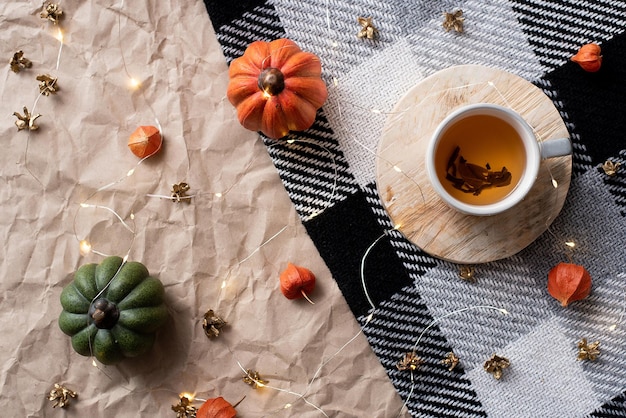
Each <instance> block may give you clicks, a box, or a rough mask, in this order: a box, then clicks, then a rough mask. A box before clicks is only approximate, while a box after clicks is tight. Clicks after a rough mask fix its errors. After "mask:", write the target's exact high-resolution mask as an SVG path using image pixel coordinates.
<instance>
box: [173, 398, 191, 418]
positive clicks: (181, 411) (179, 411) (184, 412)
mask: <svg viewBox="0 0 626 418" xmlns="http://www.w3.org/2000/svg"><path fill="white" fill-rule="evenodd" d="M191 402H192V400H191V399H189V398H188V397H187V396H186V395H183V394H181V395H180V400H179V401H178V403H177V404H176V405H172V411H174V412H176V418H196V412H197V410H196V407H195V406H193V405H192V404H191Z"/></svg>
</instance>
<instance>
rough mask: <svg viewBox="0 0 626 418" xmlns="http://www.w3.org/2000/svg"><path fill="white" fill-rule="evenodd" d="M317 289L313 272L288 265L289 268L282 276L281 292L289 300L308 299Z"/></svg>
mask: <svg viewBox="0 0 626 418" xmlns="http://www.w3.org/2000/svg"><path fill="white" fill-rule="evenodd" d="M313 289H315V275H314V274H313V272H311V270H309V269H307V268H304V267H300V266H296V265H295V264H292V263H288V264H287V268H286V269H285V270H284V271H283V272H282V273H281V274H280V291H281V292H283V295H285V297H286V298H287V299H298V298H302V297H304V298H306V299H307V300H308V301H309V302H311V303H313V302H312V301H311V300H310V299H309V298H308V296H307V294H308V293H311V292H312V291H313Z"/></svg>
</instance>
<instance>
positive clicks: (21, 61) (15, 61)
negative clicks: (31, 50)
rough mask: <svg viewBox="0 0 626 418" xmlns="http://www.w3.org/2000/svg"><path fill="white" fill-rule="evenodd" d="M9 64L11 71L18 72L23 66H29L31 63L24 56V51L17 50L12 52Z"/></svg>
mask: <svg viewBox="0 0 626 418" xmlns="http://www.w3.org/2000/svg"><path fill="white" fill-rule="evenodd" d="M9 65H10V66H11V71H13V72H14V73H19V72H20V71H21V70H22V69H23V68H30V67H31V66H32V65H33V63H32V62H30V60H29V59H28V58H26V57H24V51H17V52H16V53H15V54H13V58H11V61H10V62H9Z"/></svg>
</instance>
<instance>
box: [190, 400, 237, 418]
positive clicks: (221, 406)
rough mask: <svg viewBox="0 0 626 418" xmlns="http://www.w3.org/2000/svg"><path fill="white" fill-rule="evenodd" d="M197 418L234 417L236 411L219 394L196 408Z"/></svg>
mask: <svg viewBox="0 0 626 418" xmlns="http://www.w3.org/2000/svg"><path fill="white" fill-rule="evenodd" d="M195 416H196V417H197V418H235V417H236V416H237V411H235V408H234V407H233V406H232V405H231V404H230V403H229V402H228V401H227V400H225V399H224V398H222V397H221V396H220V397H219V398H213V399H208V400H207V401H206V402H205V403H203V404H202V406H201V407H200V408H199V409H198V412H197V413H196V415H195Z"/></svg>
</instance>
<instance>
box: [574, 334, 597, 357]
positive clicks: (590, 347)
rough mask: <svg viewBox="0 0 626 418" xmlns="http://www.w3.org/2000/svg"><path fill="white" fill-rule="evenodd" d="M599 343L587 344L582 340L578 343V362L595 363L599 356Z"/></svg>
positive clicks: (584, 339) (585, 340)
mask: <svg viewBox="0 0 626 418" xmlns="http://www.w3.org/2000/svg"><path fill="white" fill-rule="evenodd" d="M599 347H600V341H594V342H592V343H587V339H586V338H583V339H582V340H580V341H579V342H578V360H591V361H595V359H597V358H598V356H599V355H600V350H599Z"/></svg>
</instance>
